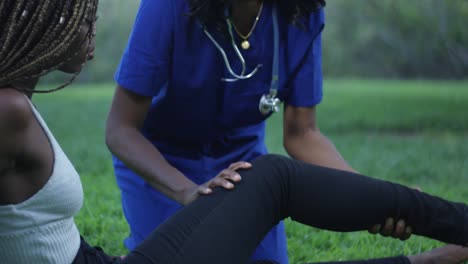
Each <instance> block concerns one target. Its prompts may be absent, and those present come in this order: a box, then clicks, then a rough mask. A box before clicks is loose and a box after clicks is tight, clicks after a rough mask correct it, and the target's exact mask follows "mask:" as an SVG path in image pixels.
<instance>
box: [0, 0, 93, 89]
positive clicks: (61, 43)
mask: <svg viewBox="0 0 468 264" xmlns="http://www.w3.org/2000/svg"><path fill="white" fill-rule="evenodd" d="M97 4H98V0H1V1H0V25H2V27H0V87H5V86H7V85H11V84H12V82H15V81H22V80H27V79H30V78H35V77H40V76H43V75H45V74H47V73H49V72H51V71H53V70H56V69H57V68H59V67H60V66H61V65H62V64H64V63H65V62H67V60H69V59H71V58H72V57H73V52H76V53H77V52H78V51H79V49H80V47H79V46H80V45H74V43H76V42H77V41H78V39H79V35H80V32H81V29H82V27H83V26H85V25H86V22H91V23H93V22H94V19H95V16H96V11H97ZM90 30H92V29H90ZM80 44H81V43H80ZM75 46H76V47H77V50H76V51H70V50H69V49H71V47H75ZM69 54H71V56H70V55H69ZM67 55H68V57H67ZM78 74H79V73H75V74H74V75H73V77H72V78H71V79H70V81H69V82H67V83H66V84H64V85H62V86H60V87H58V88H56V89H53V90H58V89H61V88H63V87H65V86H66V85H68V84H70V83H71V82H72V81H73V80H74V79H75V77H76V76H77V75H78ZM50 91H52V90H49V91H42V92H50ZM30 92H33V91H30ZM34 92H40V91H34Z"/></svg>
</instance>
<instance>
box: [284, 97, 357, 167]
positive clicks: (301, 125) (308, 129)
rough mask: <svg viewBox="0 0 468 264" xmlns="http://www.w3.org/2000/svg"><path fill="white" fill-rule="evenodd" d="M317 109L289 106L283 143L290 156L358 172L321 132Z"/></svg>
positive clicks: (285, 115) (285, 113)
mask: <svg viewBox="0 0 468 264" xmlns="http://www.w3.org/2000/svg"><path fill="white" fill-rule="evenodd" d="M315 111H316V110H315V107H294V106H291V105H287V106H286V109H285V112H284V127H283V129H284V138H283V140H284V141H283V143H284V147H285V149H286V151H287V152H288V154H289V155H290V156H291V157H293V158H295V159H298V160H302V161H305V162H307V163H312V164H317V165H321V166H326V167H330V168H334V169H341V170H346V171H351V172H356V171H355V170H354V169H353V168H351V167H350V166H349V165H348V163H347V162H346V161H345V160H344V159H343V157H342V156H341V154H340V153H339V152H338V150H337V149H336V148H335V146H334V144H333V143H332V142H331V141H330V140H329V139H328V138H327V137H325V136H324V135H323V134H322V133H321V132H320V130H319V128H318V126H317V122H316V114H315Z"/></svg>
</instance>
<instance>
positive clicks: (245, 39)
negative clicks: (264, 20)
mask: <svg viewBox="0 0 468 264" xmlns="http://www.w3.org/2000/svg"><path fill="white" fill-rule="evenodd" d="M262 10H263V1H262V3H261V4H260V9H259V10H258V14H257V17H255V21H254V23H253V25H252V28H251V29H250V31H249V32H248V33H247V35H243V34H242V33H241V32H240V31H239V30H238V29H237V27H236V25H234V23H232V21H231V24H232V25H233V27H234V30H235V31H236V33H237V35H239V37H241V38H242V42H241V47H242V49H243V50H248V49H249V48H250V42H249V38H250V36H251V35H252V33H253V32H254V30H255V28H256V27H257V23H258V20H259V19H260V15H261V14H262Z"/></svg>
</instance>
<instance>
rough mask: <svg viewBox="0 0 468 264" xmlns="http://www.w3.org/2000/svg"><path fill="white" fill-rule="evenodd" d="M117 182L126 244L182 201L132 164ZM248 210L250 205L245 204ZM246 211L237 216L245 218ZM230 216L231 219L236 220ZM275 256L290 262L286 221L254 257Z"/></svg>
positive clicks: (282, 263)
mask: <svg viewBox="0 0 468 264" xmlns="http://www.w3.org/2000/svg"><path fill="white" fill-rule="evenodd" d="M116 177H117V183H118V185H119V188H120V190H121V199H122V209H123V213H124V215H125V218H126V219H127V223H128V225H129V227H130V235H129V237H128V238H126V239H125V241H124V244H125V246H126V247H127V248H128V249H129V250H133V249H134V248H135V247H136V246H137V245H139V244H140V243H141V242H142V241H143V240H144V239H145V238H146V237H148V235H149V234H151V232H153V230H154V229H155V228H156V227H158V226H159V225H160V224H161V223H163V222H164V221H165V220H166V219H168V218H169V217H170V216H172V215H173V214H174V213H175V212H177V211H178V210H179V209H180V208H181V205H180V204H179V203H177V202H174V201H173V200H171V199H168V198H167V197H166V196H164V195H163V194H161V193H160V192H158V191H156V190H155V189H154V188H152V187H151V186H150V185H148V184H147V183H146V182H145V181H144V180H142V179H141V177H139V176H138V175H136V174H135V173H134V172H132V171H131V170H130V169H128V168H124V167H119V168H118V170H116ZM243 206H245V207H246V210H248V208H249V205H248V204H245V205H243ZM241 217H243V216H242V213H240V214H239V215H237V216H236V219H237V218H241ZM236 219H230V221H236ZM264 259H268V260H274V261H276V262H277V263H279V264H288V263H289V260H288V253H287V239H286V232H285V229H284V223H283V222H282V221H281V222H279V223H278V224H277V225H276V226H274V227H273V228H272V229H271V230H270V232H269V233H268V234H266V236H265V238H264V239H263V241H262V242H261V243H260V244H259V245H258V247H257V249H256V250H255V252H254V253H253V255H252V257H251V260H252V261H254V260H264Z"/></svg>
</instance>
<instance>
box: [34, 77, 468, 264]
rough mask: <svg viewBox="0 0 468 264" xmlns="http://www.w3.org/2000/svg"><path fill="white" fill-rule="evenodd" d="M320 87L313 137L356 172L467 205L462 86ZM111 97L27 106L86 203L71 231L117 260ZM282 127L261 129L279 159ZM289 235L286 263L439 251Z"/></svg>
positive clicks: (467, 124) (121, 233)
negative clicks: (323, 138) (107, 134)
mask: <svg viewBox="0 0 468 264" xmlns="http://www.w3.org/2000/svg"><path fill="white" fill-rule="evenodd" d="M325 87H326V88H325V92H324V93H325V98H324V101H323V103H322V104H321V105H320V106H319V108H318V116H319V124H320V127H321V130H322V132H323V133H324V134H326V135H327V136H328V137H329V138H330V139H332V141H333V142H334V143H335V145H336V146H337V148H338V149H339V150H340V152H341V153H342V154H343V156H344V157H345V158H346V160H348V162H349V163H350V164H351V165H352V166H353V167H354V168H355V169H357V170H359V171H360V172H362V173H364V174H367V175H372V176H373V177H378V178H382V179H387V180H391V181H397V182H400V183H404V184H409V185H412V186H420V187H421V188H423V189H424V190H425V191H427V192H430V193H433V194H436V195H440V196H444V197H447V198H450V199H454V200H458V201H464V202H467V201H468V188H466V186H467V183H468V147H466V145H465V144H466V142H468V89H467V88H468V82H467V81H464V82H449V81H438V82H432V81H379V80H375V81H366V80H330V81H327V82H326V83H325ZM112 92H113V87H112V85H92V86H78V85H75V86H73V87H72V88H67V89H66V90H64V91H61V92H57V93H54V94H50V95H37V96H35V98H34V102H35V103H36V104H37V105H38V108H39V109H40V111H41V112H42V114H43V116H44V118H45V119H46V120H47V121H48V124H49V126H50V128H51V129H52V131H53V132H54V134H55V135H56V137H57V139H58V140H59V142H61V144H62V147H63V149H64V150H65V152H66V153H67V154H68V156H69V158H70V159H71V160H72V161H73V163H74V164H75V166H76V168H77V170H78V171H79V172H80V174H81V177H82V181H83V186H84V190H85V203H84V206H83V209H82V211H81V212H80V213H79V215H78V216H77V217H76V221H77V224H78V226H79V228H80V230H81V231H82V234H83V235H84V237H86V238H87V240H88V241H89V242H90V243H92V244H96V245H101V246H102V247H103V248H105V249H106V250H107V251H108V252H109V253H111V254H116V255H118V254H125V252H126V251H125V249H124V247H123V246H122V240H123V239H124V237H125V236H126V234H127V232H128V228H127V226H126V223H125V221H124V218H123V215H122V213H121V210H120V200H119V199H120V198H119V192H118V189H117V186H116V183H115V179H114V177H113V170H112V165H111V161H110V155H109V152H108V151H107V149H106V147H105V144H104V122H105V118H106V114H107V111H108V109H109V105H110V100H111V97H112ZM281 126H282V124H281V115H276V116H274V117H272V118H271V119H270V120H269V123H268V137H267V143H268V146H269V148H270V151H271V152H275V153H283V154H284V153H285V152H284V149H283V147H282V127H281ZM336 188H338V189H340V188H346V186H336ZM343 221H346V219H343ZM287 234H288V238H289V240H288V241H289V254H290V258H291V263H301V262H305V261H309V262H310V261H325V260H346V259H360V258H371V257H382V256H389V255H396V254H414V253H417V252H420V251H423V250H426V249H430V248H432V247H434V246H437V245H440V244H439V243H437V242H434V241H431V240H428V239H423V238H418V237H413V238H411V239H410V240H409V241H407V242H400V241H395V240H392V239H385V238H382V237H380V236H370V235H368V234H367V233H366V232H357V233H348V234H338V233H333V232H327V231H321V230H317V229H314V228H310V227H305V226H302V225H300V224H297V223H293V222H291V221H287Z"/></svg>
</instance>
